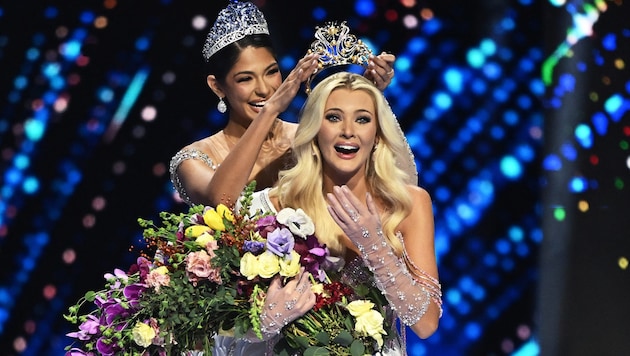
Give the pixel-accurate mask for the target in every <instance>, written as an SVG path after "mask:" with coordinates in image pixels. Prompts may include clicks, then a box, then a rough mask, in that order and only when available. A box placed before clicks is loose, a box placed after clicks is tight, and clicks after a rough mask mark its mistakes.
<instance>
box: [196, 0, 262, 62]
mask: <svg viewBox="0 0 630 356" xmlns="http://www.w3.org/2000/svg"><path fill="white" fill-rule="evenodd" d="M256 34H266V35H268V34H269V28H268V27H267V20H265V16H264V15H263V13H262V12H261V11H260V10H259V9H258V8H257V7H256V5H254V4H252V3H251V2H241V1H238V0H231V1H230V4H228V6H227V7H226V8H225V9H223V10H221V11H220V12H219V16H217V20H216V21H215V22H214V25H213V26H212V28H211V29H210V32H208V36H206V42H205V43H204V45H203V51H202V53H203V58H204V59H205V60H206V62H207V61H208V60H209V59H210V57H212V55H213V54H215V53H217V52H218V51H219V50H220V49H221V48H223V47H225V46H227V45H229V44H230V43H234V42H236V41H238V40H240V39H242V38H243V37H245V36H248V35H256Z"/></svg>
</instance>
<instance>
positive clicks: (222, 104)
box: [217, 98, 227, 114]
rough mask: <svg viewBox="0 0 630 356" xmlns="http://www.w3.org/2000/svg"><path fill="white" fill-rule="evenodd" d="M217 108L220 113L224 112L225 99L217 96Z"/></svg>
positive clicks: (225, 108) (225, 109)
mask: <svg viewBox="0 0 630 356" xmlns="http://www.w3.org/2000/svg"><path fill="white" fill-rule="evenodd" d="M217 110H219V112H220V113H221V114H224V113H225V112H226V111H227V105H225V101H223V98H219V103H218V104H217Z"/></svg>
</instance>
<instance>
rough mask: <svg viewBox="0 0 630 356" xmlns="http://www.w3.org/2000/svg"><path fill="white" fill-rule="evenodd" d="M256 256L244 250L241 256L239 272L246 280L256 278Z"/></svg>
mask: <svg viewBox="0 0 630 356" xmlns="http://www.w3.org/2000/svg"><path fill="white" fill-rule="evenodd" d="M257 271H258V258H257V257H256V256H254V254H252V253H251V252H245V254H244V255H243V257H241V274H242V275H243V276H245V277H247V279H248V280H250V281H251V280H252V279H254V278H256V276H257V275H258V272H257Z"/></svg>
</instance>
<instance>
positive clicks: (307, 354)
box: [304, 346, 330, 356]
mask: <svg viewBox="0 0 630 356" xmlns="http://www.w3.org/2000/svg"><path fill="white" fill-rule="evenodd" d="M328 355H330V352H329V351H328V350H326V349H325V348H323V347H317V346H313V347H309V348H308V349H306V351H304V356H328Z"/></svg>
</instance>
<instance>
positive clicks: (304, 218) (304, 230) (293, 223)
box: [276, 208, 315, 238]
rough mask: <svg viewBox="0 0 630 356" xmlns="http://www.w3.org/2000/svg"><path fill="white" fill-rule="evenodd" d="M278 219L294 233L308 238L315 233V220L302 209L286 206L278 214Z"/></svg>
mask: <svg viewBox="0 0 630 356" xmlns="http://www.w3.org/2000/svg"><path fill="white" fill-rule="evenodd" d="M276 220H277V221H278V222H279V223H280V224H282V225H285V226H287V227H288V228H289V230H291V232H292V233H293V234H294V235H297V236H299V237H301V238H306V237H307V236H309V235H312V234H314V233H315V224H314V223H313V220H312V219H311V218H310V217H309V216H308V215H306V213H305V212H304V210H302V209H297V210H294V209H291V208H284V209H282V210H280V212H279V213H278V215H277V216H276Z"/></svg>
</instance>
